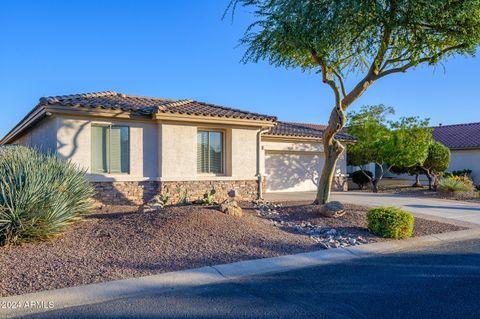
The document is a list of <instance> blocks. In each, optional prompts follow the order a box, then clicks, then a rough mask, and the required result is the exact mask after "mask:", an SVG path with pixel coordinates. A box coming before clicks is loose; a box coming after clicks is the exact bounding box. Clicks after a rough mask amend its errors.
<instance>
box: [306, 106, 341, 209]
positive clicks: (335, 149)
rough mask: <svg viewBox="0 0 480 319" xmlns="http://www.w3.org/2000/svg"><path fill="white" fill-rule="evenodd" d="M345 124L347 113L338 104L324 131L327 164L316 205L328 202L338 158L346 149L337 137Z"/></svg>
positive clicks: (323, 171) (324, 167) (321, 176)
mask: <svg viewBox="0 0 480 319" xmlns="http://www.w3.org/2000/svg"><path fill="white" fill-rule="evenodd" d="M344 125H345V114H344V113H343V111H342V108H341V107H340V105H337V106H336V107H335V108H334V109H333V110H332V112H331V113H330V119H329V121H328V126H327V128H326V129H325V131H324V132H323V149H324V153H325V165H324V166H323V169H322V174H321V175H320V182H319V183H318V191H317V197H316V198H315V201H314V202H313V203H314V204H315V205H319V204H320V205H321V204H326V203H328V201H329V199H330V191H331V188H332V181H333V175H334V171H335V167H336V165H337V160H338V157H339V156H340V154H342V152H343V150H344V146H343V145H342V144H341V143H340V142H339V141H337V140H336V139H335V134H336V133H338V132H340V130H341V129H342V128H343V126H344Z"/></svg>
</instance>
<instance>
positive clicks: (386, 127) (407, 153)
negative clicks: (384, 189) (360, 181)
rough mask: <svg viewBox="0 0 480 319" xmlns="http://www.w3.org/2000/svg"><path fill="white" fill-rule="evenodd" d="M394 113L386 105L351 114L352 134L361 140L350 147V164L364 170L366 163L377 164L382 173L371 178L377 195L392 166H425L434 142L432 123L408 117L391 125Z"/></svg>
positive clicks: (349, 126) (379, 171)
mask: <svg viewBox="0 0 480 319" xmlns="http://www.w3.org/2000/svg"><path fill="white" fill-rule="evenodd" d="M390 114H394V110H393V108H391V107H385V106H384V105H373V106H363V107H362V108H361V109H360V111H359V112H351V113H350V114H349V118H350V120H349V123H348V133H349V134H352V135H354V136H356V137H357V139H358V140H357V142H356V143H355V144H353V145H351V146H350V147H349V148H348V154H347V161H348V164H349V165H354V166H360V167H361V168H362V170H365V168H364V166H365V165H366V164H369V163H374V164H375V167H376V168H377V170H376V171H377V173H378V174H375V176H374V177H369V178H370V180H371V182H372V187H373V191H374V192H375V193H376V192H378V183H379V182H380V181H381V180H382V178H383V176H384V175H385V173H386V172H387V171H389V170H391V168H392V167H412V166H414V165H416V164H417V163H423V162H424V161H425V159H426V158H427V155H428V147H429V145H430V142H431V140H432V130H431V129H430V128H429V127H428V120H420V119H418V118H417V117H404V118H401V119H400V120H399V121H397V122H391V121H387V116H388V115H390Z"/></svg>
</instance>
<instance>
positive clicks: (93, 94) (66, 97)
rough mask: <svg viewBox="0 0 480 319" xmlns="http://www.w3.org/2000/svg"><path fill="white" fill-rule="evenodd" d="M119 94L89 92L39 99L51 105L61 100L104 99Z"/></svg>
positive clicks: (113, 92)
mask: <svg viewBox="0 0 480 319" xmlns="http://www.w3.org/2000/svg"><path fill="white" fill-rule="evenodd" d="M118 94H119V93H117V92H115V91H100V92H89V93H79V94H66V95H51V96H44V97H41V98H40V99H39V102H40V104H45V103H47V104H50V103H56V102H59V101H60V100H73V99H76V98H80V97H102V96H113V95H118Z"/></svg>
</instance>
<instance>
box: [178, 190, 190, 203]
mask: <svg viewBox="0 0 480 319" xmlns="http://www.w3.org/2000/svg"><path fill="white" fill-rule="evenodd" d="M177 192H178V202H177V205H178V206H188V205H191V204H192V203H190V202H189V200H188V190H187V189H185V188H181V187H180V188H178V189H177Z"/></svg>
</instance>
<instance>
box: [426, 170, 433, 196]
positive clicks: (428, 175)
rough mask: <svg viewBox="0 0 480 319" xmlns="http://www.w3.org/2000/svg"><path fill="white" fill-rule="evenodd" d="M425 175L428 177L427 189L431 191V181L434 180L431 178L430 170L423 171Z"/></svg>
mask: <svg viewBox="0 0 480 319" xmlns="http://www.w3.org/2000/svg"><path fill="white" fill-rule="evenodd" d="M425 175H426V176H427V178H428V190H429V191H432V190H433V188H434V187H433V182H434V180H433V175H432V174H430V172H428V171H425Z"/></svg>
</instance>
